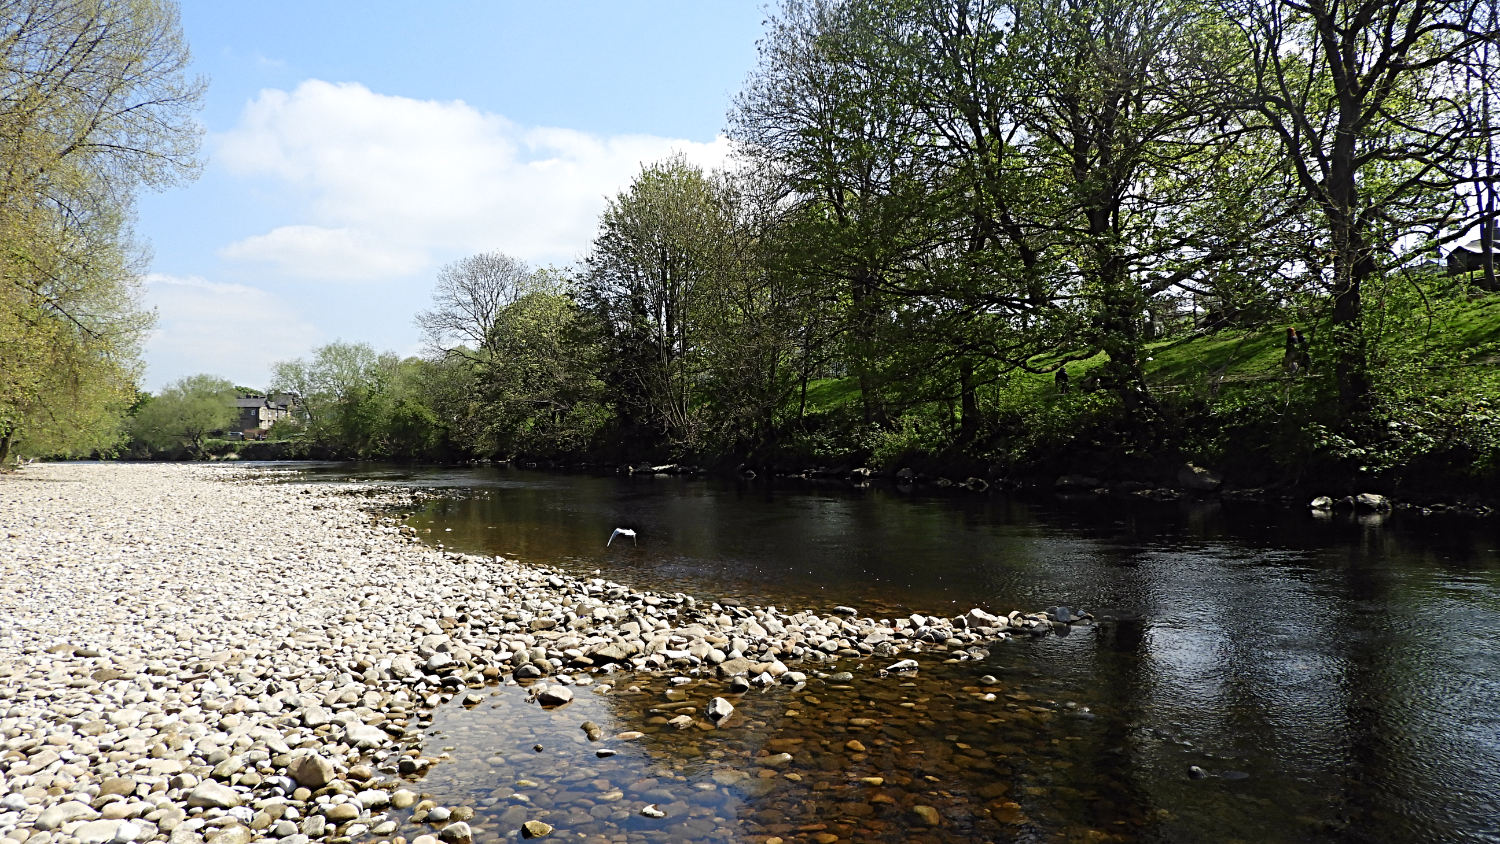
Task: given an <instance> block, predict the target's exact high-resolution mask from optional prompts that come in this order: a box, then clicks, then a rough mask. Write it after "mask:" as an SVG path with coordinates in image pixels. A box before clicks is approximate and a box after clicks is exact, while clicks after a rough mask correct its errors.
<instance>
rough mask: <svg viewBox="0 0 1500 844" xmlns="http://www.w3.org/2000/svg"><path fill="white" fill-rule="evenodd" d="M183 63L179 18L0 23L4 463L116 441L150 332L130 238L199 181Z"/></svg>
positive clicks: (29, 4) (64, 16) (136, 11)
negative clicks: (176, 189) (141, 218)
mask: <svg viewBox="0 0 1500 844" xmlns="http://www.w3.org/2000/svg"><path fill="white" fill-rule="evenodd" d="M188 61H189V56H188V51H187V46H186V45H185V44H184V43H183V41H182V36H181V28H180V26H179V23H178V14H177V6H176V4H175V3H170V2H160V0H89V2H83V0H26V2H13V3H7V4H5V5H4V6H3V8H0V68H3V73H4V83H3V85H0V162H3V165H4V166H3V167H0V284H3V287H4V290H3V294H0V356H3V358H4V360H5V361H6V365H5V366H4V367H3V369H0V458H4V457H6V456H8V453H9V451H10V450H11V448H12V446H13V444H15V445H16V446H18V447H19V448H21V449H22V450H24V451H26V452H28V453H31V454H49V453H73V452H79V451H84V452H86V451H88V450H91V449H93V448H107V447H109V446H110V445H111V444H112V443H114V442H116V441H117V439H118V436H119V425H118V421H119V417H120V414H121V412H122V411H123V409H124V408H125V407H127V406H128V405H129V404H130V402H131V401H132V398H133V395H134V391H133V388H132V386H131V385H132V383H133V381H134V380H135V379H136V378H137V376H138V375H139V372H138V369H139V365H138V363H137V361H138V347H139V344H140V342H141V340H142V338H143V336H144V332H145V330H146V329H147V328H149V326H150V315H149V314H148V313H146V312H144V311H143V310H142V309H141V308H140V307H139V304H138V282H137V278H138V270H139V255H138V251H137V250H136V249H135V248H134V247H133V246H132V244H131V240H130V230H129V226H128V222H129V219H130V214H131V209H132V206H133V202H134V196H135V193H136V191H137V190H138V189H140V188H142V187H148V188H161V187H165V186H167V185H170V184H175V183H177V182H179V181H181V180H183V179H187V178H191V177H193V176H195V175H196V173H197V166H198V165H197V161H196V159H195V157H194V156H195V154H196V152H197V148H198V140H199V135H200V129H199V127H198V125H197V124H196V122H195V121H194V120H193V119H192V113H193V111H194V110H195V109H196V108H197V106H198V103H199V101H200V99H201V96H202V92H203V83H202V82H201V81H197V80H189V79H188V78H187V77H186V75H185V69H186V67H187V64H188Z"/></svg>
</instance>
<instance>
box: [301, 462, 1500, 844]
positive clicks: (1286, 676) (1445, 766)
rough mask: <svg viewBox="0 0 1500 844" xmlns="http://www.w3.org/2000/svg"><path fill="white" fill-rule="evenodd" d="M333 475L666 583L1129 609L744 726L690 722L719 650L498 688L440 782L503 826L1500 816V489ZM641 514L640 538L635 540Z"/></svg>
mask: <svg viewBox="0 0 1500 844" xmlns="http://www.w3.org/2000/svg"><path fill="white" fill-rule="evenodd" d="M311 474H312V475H313V477H324V478H327V479H328V480H330V481H336V480H340V479H344V478H356V477H357V478H359V479H361V480H382V481H387V482H396V483H410V484H415V485H420V486H424V487H429V488H436V489H439V490H448V491H450V492H451V495H448V496H446V497H444V498H441V499H438V500H436V501H434V502H433V503H431V504H430V505H428V506H427V507H426V508H425V509H423V510H421V511H419V512H417V513H416V514H414V516H413V518H412V520H411V524H413V525H414V526H416V527H417V528H418V529H419V530H424V531H425V530H427V529H429V528H430V529H431V531H432V532H431V533H424V534H423V537H424V538H426V539H428V540H430V541H433V542H441V543H443V544H444V546H445V547H447V548H449V549H453V550H459V551H465V552H470V553H485V554H503V555H505V556H508V557H510V556H513V557H517V558H520V559H521V560H523V561H527V562H531V563H536V564H540V565H546V566H551V567H558V568H564V569H569V570H572V571H574V572H578V573H590V572H593V571H594V570H600V571H601V572H602V573H603V576H605V577H609V578H611V579H614V580H617V581H620V582H623V583H627V584H629V585H632V586H635V587H637V588H646V589H652V590H656V591H668V592H670V591H683V592H687V593H689V594H693V595H695V596H698V597H699V598H700V599H701V598H719V597H733V598H736V599H738V600H740V601H741V602H743V603H745V604H774V605H776V606H777V607H779V608H782V609H791V610H799V609H805V608H814V609H819V610H822V611H825V612H826V611H827V610H828V609H830V608H831V607H832V606H834V605H836V604H850V605H853V606H856V607H858V608H859V609H860V611H861V614H863V615H870V616H874V617H877V618H879V617H887V618H894V617H898V616H900V615H906V614H910V613H912V612H921V613H940V614H944V615H957V614H959V613H961V612H963V611H965V610H967V609H969V608H970V607H974V606H977V607H981V608H983V609H986V610H989V611H992V612H1006V611H1009V610H1011V609H1021V610H1025V611H1034V610H1038V609H1044V608H1046V607H1050V606H1054V605H1058V604H1063V605H1067V606H1070V607H1074V608H1080V607H1081V608H1084V609H1087V610H1089V611H1090V612H1092V613H1093V614H1094V616H1095V617H1096V618H1097V619H1098V623H1097V624H1095V625H1092V626H1082V627H1076V628H1074V629H1072V630H1071V631H1070V632H1069V633H1068V635H1065V636H1057V635H1051V636H1047V637H1045V638H1041V639H1036V640H1025V641H1021V640H1017V641H1012V642H1008V643H998V644H995V645H994V646H992V647H990V648H989V651H990V655H989V657H987V658H985V659H983V660H978V661H972V662H954V663H943V662H941V661H939V658H935V656H934V655H923V656H922V657H920V658H921V659H922V662H923V666H922V670H921V671H920V672H919V675H918V676H917V677H915V678H906V679H897V678H894V677H892V678H879V677H877V676H875V673H874V669H875V668H878V667H883V665H880V664H877V661H876V660H870V661H867V662H863V663H861V662H859V661H852V660H851V661H846V662H842V663H839V664H838V665H836V666H833V667H829V666H826V665H823V666H817V668H818V670H820V671H823V672H826V673H829V674H832V673H833V672H838V671H849V672H850V673H851V674H852V677H853V679H845V678H840V677H833V676H829V677H825V678H821V679H813V680H811V681H810V682H809V683H808V685H807V687H806V688H804V689H800V690H795V691H794V690H792V689H791V688H790V687H784V686H783V687H776V688H772V689H770V690H768V691H766V692H764V693H762V692H760V691H754V692H751V693H749V694H747V695H744V696H734V697H733V698H732V699H733V700H734V702H735V705H736V707H737V708H738V710H737V712H736V714H735V716H734V717H733V718H732V719H731V720H730V721H728V722H726V723H725V724H723V725H721V727H720V728H719V729H714V730H704V729H699V728H690V729H688V730H678V729H676V728H675V727H673V726H670V725H667V724H666V723H665V722H666V721H667V720H668V718H670V717H671V716H673V715H674V714H676V713H677V711H678V710H682V711H688V710H689V708H693V709H701V706H702V704H703V703H704V702H706V701H707V700H708V699H709V698H711V697H713V696H716V695H726V689H725V688H724V685H723V683H722V682H720V681H717V680H709V679H698V678H694V679H693V681H692V682H691V683H689V684H687V685H683V686H672V685H670V683H669V682H668V676H648V675H630V674H628V673H616V674H615V675H613V676H606V675H604V674H598V675H595V680H596V681H597V683H599V684H603V683H608V684H610V685H611V687H612V688H611V689H609V690H608V692H607V693H597V692H592V691H591V690H590V688H589V687H580V688H578V689H577V690H576V691H577V695H576V698H575V701H574V702H573V703H572V704H570V705H568V706H566V707H563V708H562V709H558V710H550V711H549V710H543V709H542V708H540V707H538V706H536V705H535V704H533V703H530V702H529V698H528V696H527V694H526V692H525V690H524V689H521V688H519V687H515V686H492V687H490V688H489V689H488V690H485V691H484V694H485V695H487V697H486V698H485V700H484V702H483V703H481V704H480V705H478V706H475V707H473V708H472V709H465V708H463V707H462V706H459V705H458V703H457V702H454V703H450V704H447V705H445V706H444V707H442V708H441V709H439V711H438V712H437V713H436V714H435V716H434V719H433V722H432V724H431V725H430V727H429V728H428V730H427V731H426V733H425V745H424V749H425V751H426V752H428V753H431V754H438V753H443V752H446V753H447V754H448V758H446V759H445V760H444V762H443V763H442V764H439V765H437V766H435V767H434V768H432V769H431V770H430V771H429V772H428V773H427V774H426V775H425V776H424V777H423V778H421V779H420V780H417V781H415V783H414V784H413V785H412V786H411V787H412V788H413V789H415V790H419V791H422V792H426V793H428V794H430V795H431V796H432V799H434V800H436V801H437V802H438V803H439V804H441V805H446V806H459V805H466V806H472V807H473V808H474V809H475V810H476V812H477V813H478V814H477V815H476V817H475V818H474V820H472V821H471V824H473V825H475V826H476V828H477V829H478V836H477V840H478V841H479V842H480V844H484V842H485V841H487V840H494V839H496V838H497V837H503V836H515V835H517V834H518V832H517V831H518V828H519V826H520V824H521V823H522V822H524V821H526V820H534V819H536V820H543V821H545V822H546V823H548V824H550V825H552V826H554V827H555V828H556V829H555V831H554V832H553V833H552V836H554V837H560V838H562V839H564V840H575V841H588V842H591V843H592V844H603V842H606V841H609V842H621V843H622V844H630V842H637V841H639V842H677V841H704V842H719V841H723V842H738V841H751V842H757V844H761V842H767V841H769V842H770V844H776V842H775V841H773V840H771V839H774V838H780V839H782V840H783V841H785V842H788V844H791V842H816V843H817V844H832V842H834V841H848V842H861V841H868V842H899V841H921V842H933V844H936V843H937V842H960V841H963V842H967V841H1049V842H1050V841H1059V842H1062V841H1067V842H1073V841H1142V842H1199V841H1202V842H1227V841H1247V842H1248V841H1256V842H1413V841H1435V842H1436V841H1443V842H1448V841H1500V551H1497V549H1500V525H1497V524H1496V523H1495V522H1494V521H1475V520H1468V519H1463V518H1458V517H1421V516H1416V515H1406V514H1404V513H1401V514H1397V515H1395V516H1393V517H1390V518H1380V517H1360V518H1356V517H1353V516H1347V517H1346V516H1342V515H1339V516H1334V517H1332V518H1317V517H1315V516H1314V515H1312V514H1310V513H1308V512H1305V511H1302V510H1299V509H1286V508H1279V507H1274V506H1269V505H1257V504H1219V503H1216V502H1199V503H1155V502H1149V501H1136V500H1129V501H1121V500H1111V499H1095V498H1082V499H1075V500H1062V499H1056V500H1054V499H1034V500H1018V499H1014V498H1008V497H1004V496H973V495H963V496H957V495H955V496H936V495H924V494H922V493H920V492H912V491H904V492H903V491H899V490H896V489H891V488H884V487H873V488H862V489H856V488H852V487H849V486H846V485H843V484H826V485H818V484H812V483H805V484H801V485H790V486H788V485H777V484H766V483H763V482H755V483H734V482H727V481H715V480H704V479H691V478H669V477H620V476H588V475H566V474H554V473H542V472H535V471H520V470H514V469H472V470H471V469H464V470H453V469H394V468H390V467H376V468H370V467H358V468H350V467H347V466H340V467H325V468H322V469H313V470H311ZM616 527H631V528H634V529H635V530H636V531H637V533H638V536H639V539H638V543H635V544H631V543H628V542H626V543H622V541H621V540H616V541H615V543H614V545H613V546H612V547H610V548H605V546H604V542H605V540H606V539H607V538H608V537H609V535H610V532H611V531H612V530H613V529H614V528H616ZM794 667H799V668H800V666H794ZM806 670H811V669H806ZM984 675H992V676H993V677H995V678H998V680H999V684H998V685H981V682H980V678H981V677H983V676H984ZM593 688H594V689H598V685H595V686H594V687H593ZM987 695H992V696H993V699H987V698H986V696H987ZM726 696H727V695H726ZM586 720H592V721H594V722H596V723H598V724H599V725H601V726H602V727H603V728H604V733H605V736H606V737H605V739H604V740H602V741H600V742H598V743H593V742H590V741H588V739H587V738H586V737H585V736H584V734H583V732H582V731H581V730H580V729H579V725H580V724H581V723H582V722H584V721H586ZM623 731H637V732H641V733H643V736H642V737H641V738H639V739H635V740H620V739H617V738H614V737H615V736H616V735H617V734H619V733H621V732H623ZM851 741H852V742H855V744H852V745H851V744H850V742H851ZM538 747H539V748H541V749H540V750H538V749H535V748H538ZM601 749H603V750H606V751H609V750H613V751H616V752H617V755H614V756H609V757H607V758H600V756H599V755H598V753H597V751H599V750H601ZM781 753H788V754H790V755H791V759H790V760H789V761H780V762H779V764H778V760H781V759H783V757H780V756H778V754H781ZM643 803H649V804H652V805H655V806H656V807H657V808H658V810H660V811H661V812H662V814H663V815H664V817H661V818H651V817H644V816H642V815H641V814H640V813H639V808H640V807H641V805H642V804H643ZM422 831H424V828H423V827H419V826H415V825H408V826H406V827H405V828H404V829H403V831H402V832H401V833H400V834H403V835H407V836H408V837H410V836H412V835H415V834H418V833H420V832H422Z"/></svg>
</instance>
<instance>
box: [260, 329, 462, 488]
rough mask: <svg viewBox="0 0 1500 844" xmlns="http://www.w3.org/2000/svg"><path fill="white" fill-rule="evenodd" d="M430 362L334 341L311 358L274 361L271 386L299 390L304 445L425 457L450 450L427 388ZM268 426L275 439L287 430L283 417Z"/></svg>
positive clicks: (363, 454)
mask: <svg viewBox="0 0 1500 844" xmlns="http://www.w3.org/2000/svg"><path fill="white" fill-rule="evenodd" d="M433 366H434V365H433V364H430V363H428V362H427V361H424V360H421V359H418V358H408V359H406V360H402V359H400V358H398V357H397V356H396V355H393V354H389V353H387V354H377V353H376V352H375V350H374V349H373V348H371V347H370V346H369V345H367V344H364V343H343V342H334V343H329V344H328V345H326V346H321V347H319V348H317V349H314V350H313V356H312V358H311V359H310V360H302V359H298V360H292V361H283V362H280V363H277V364H276V365H275V366H274V367H273V372H274V376H273V382H272V389H273V390H274V391H277V392H289V393H295V394H297V396H298V397H299V399H300V401H299V403H298V405H297V412H298V415H299V417H300V418H299V420H298V422H299V423H300V427H301V429H302V430H301V431H300V433H299V438H300V439H302V440H303V442H304V443H305V445H306V446H308V447H312V448H316V449H319V450H322V451H324V452H326V453H331V454H333V455H336V456H341V457H359V458H372V459H373V458H387V459H399V460H416V459H428V460H430V459H434V458H438V457H441V456H443V455H444V454H445V453H446V452H447V450H448V431H447V428H446V426H445V425H444V424H443V423H442V420H441V418H440V417H439V415H438V414H437V412H436V411H435V410H434V409H433V397H432V394H431V392H430V391H429V389H428V383H429V382H428V379H427V377H426V376H427V374H428V372H429V371H430V370H431V369H432V368H433ZM273 427H274V428H276V429H277V430H276V431H275V434H274V435H275V436H277V437H279V438H284V437H287V436H288V435H289V433H290V432H289V431H286V432H284V431H283V430H282V429H283V427H290V426H284V425H283V423H278V424H277V425H276V426H273Z"/></svg>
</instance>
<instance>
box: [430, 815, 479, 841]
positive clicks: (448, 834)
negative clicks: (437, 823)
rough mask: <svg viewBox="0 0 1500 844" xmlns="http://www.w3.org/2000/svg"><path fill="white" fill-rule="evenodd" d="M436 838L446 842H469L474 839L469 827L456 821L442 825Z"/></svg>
mask: <svg viewBox="0 0 1500 844" xmlns="http://www.w3.org/2000/svg"><path fill="white" fill-rule="evenodd" d="M438 840H440V841H445V842H447V844H469V842H471V841H473V840H474V832H473V830H471V829H469V825H468V824H466V823H464V822H463V821H457V822H455V823H450V824H448V825H447V826H445V827H443V829H442V831H441V832H439V833H438Z"/></svg>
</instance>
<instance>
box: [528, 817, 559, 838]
mask: <svg viewBox="0 0 1500 844" xmlns="http://www.w3.org/2000/svg"><path fill="white" fill-rule="evenodd" d="M551 832H552V827H550V826H548V825H547V824H544V823H542V822H541V821H527V822H526V823H523V824H521V835H523V836H525V837H526V838H541V837H542V836H544V835H547V834H549V833H551Z"/></svg>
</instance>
